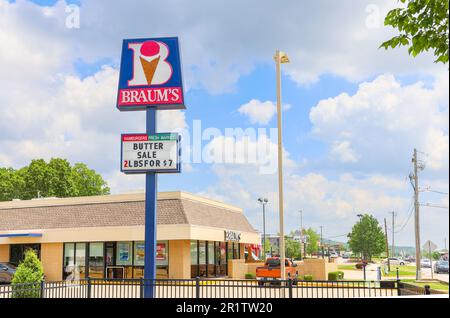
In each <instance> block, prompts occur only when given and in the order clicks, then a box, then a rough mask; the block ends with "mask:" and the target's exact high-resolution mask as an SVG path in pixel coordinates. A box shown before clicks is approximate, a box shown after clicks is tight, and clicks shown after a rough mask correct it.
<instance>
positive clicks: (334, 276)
mask: <svg viewBox="0 0 450 318" xmlns="http://www.w3.org/2000/svg"><path fill="white" fill-rule="evenodd" d="M342 279H344V272H342V271H337V272H329V273H328V280H332V281H336V280H342Z"/></svg>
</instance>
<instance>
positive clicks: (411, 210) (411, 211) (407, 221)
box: [395, 205, 414, 233]
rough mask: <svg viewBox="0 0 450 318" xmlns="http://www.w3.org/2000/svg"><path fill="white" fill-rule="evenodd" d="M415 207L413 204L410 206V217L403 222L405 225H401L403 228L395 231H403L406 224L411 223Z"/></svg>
mask: <svg viewBox="0 0 450 318" xmlns="http://www.w3.org/2000/svg"><path fill="white" fill-rule="evenodd" d="M413 212H414V209H413V206H412V205H411V207H410V211H409V215H408V218H407V219H406V221H405V222H404V223H403V225H402V226H401V228H400V229H399V230H397V231H396V232H395V233H399V232H401V231H403V229H404V228H405V227H406V225H407V224H408V223H409V220H410V219H411V216H412V215H413Z"/></svg>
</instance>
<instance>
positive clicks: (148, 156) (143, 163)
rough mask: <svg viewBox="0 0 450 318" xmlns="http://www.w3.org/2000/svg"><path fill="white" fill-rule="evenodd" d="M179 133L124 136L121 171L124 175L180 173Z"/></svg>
mask: <svg viewBox="0 0 450 318" xmlns="http://www.w3.org/2000/svg"><path fill="white" fill-rule="evenodd" d="M179 143H180V136H179V135H178V134H177V133H160V134H155V135H147V134H122V147H121V148H122V151H121V160H120V162H121V166H120V170H121V171H122V172H124V173H143V172H180V167H181V165H180V146H179Z"/></svg>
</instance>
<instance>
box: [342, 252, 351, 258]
mask: <svg viewBox="0 0 450 318" xmlns="http://www.w3.org/2000/svg"><path fill="white" fill-rule="evenodd" d="M350 256H352V253H349V252H345V253H343V254H342V258H345V259H347V258H350Z"/></svg>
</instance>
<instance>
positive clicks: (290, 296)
mask: <svg viewBox="0 0 450 318" xmlns="http://www.w3.org/2000/svg"><path fill="white" fill-rule="evenodd" d="M288 287H289V298H292V279H291V278H290V277H289V280H288Z"/></svg>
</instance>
